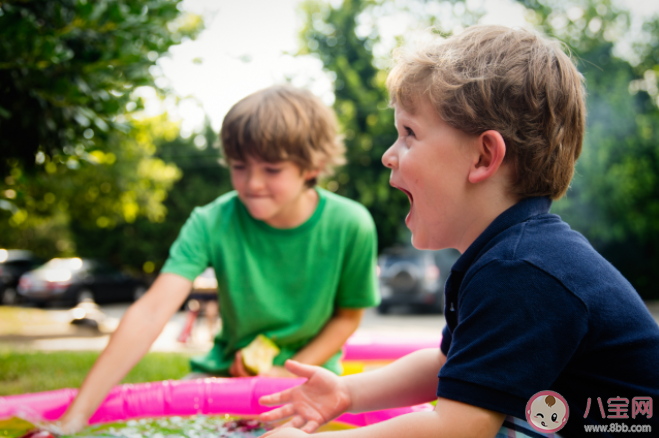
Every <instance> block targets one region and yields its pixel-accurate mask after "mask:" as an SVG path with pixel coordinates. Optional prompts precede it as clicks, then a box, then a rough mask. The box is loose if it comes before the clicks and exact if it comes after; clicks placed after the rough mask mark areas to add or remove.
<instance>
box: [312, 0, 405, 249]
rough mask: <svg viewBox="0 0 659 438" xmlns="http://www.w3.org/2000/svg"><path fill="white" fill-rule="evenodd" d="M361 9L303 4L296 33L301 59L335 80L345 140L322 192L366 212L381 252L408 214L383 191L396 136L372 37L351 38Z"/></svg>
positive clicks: (350, 4)
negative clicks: (341, 160)
mask: <svg viewBox="0 0 659 438" xmlns="http://www.w3.org/2000/svg"><path fill="white" fill-rule="evenodd" d="M367 4H368V2H363V1H361V0H345V1H344V2H343V5H342V6H341V7H339V8H332V7H330V6H329V5H326V4H322V3H317V2H307V3H305V4H304V5H303V10H304V12H305V14H306V16H307V21H306V26H305V27H304V28H303V29H302V32H301V37H302V44H303V48H302V50H301V54H306V53H312V54H315V55H317V56H319V57H320V59H321V60H322V61H323V64H324V66H325V69H326V70H327V71H328V72H331V73H332V76H334V77H335V80H334V87H335V91H334V94H335V96H336V100H335V103H334V109H335V110H336V113H337V116H338V118H339V122H340V124H341V127H342V129H343V133H344V135H345V143H346V147H347V154H346V156H347V159H348V164H347V165H346V166H345V167H343V168H341V169H340V170H339V172H338V174H337V175H336V177H335V178H334V179H333V180H331V181H329V182H327V183H326V184H327V187H328V188H329V189H330V190H333V191H335V192H337V193H339V194H341V195H343V196H347V197H348V198H351V199H355V200H357V201H359V202H361V203H362V204H363V205H365V206H366V207H367V208H368V209H369V211H370V212H371V214H372V215H373V219H374V220H375V224H376V226H377V230H378V243H379V248H380V249H382V248H386V247H388V246H391V245H392V244H394V243H396V242H398V241H399V240H400V236H399V235H400V234H401V233H400V229H401V226H402V216H403V212H406V211H408V210H409V202H408V200H407V197H406V196H405V195H404V194H403V193H402V192H400V191H398V190H394V189H392V188H391V187H390V186H389V172H388V171H387V169H385V168H384V167H383V165H382V161H381V159H382V155H383V154H384V152H385V151H386V150H387V148H388V147H389V146H390V145H391V144H392V143H393V142H394V141H395V139H396V137H397V133H396V129H395V127H394V117H393V110H392V109H391V108H389V107H388V98H387V92H386V89H385V86H384V81H385V78H386V72H383V71H379V70H378V69H377V68H376V67H375V66H374V64H373V61H374V59H373V53H372V48H373V44H374V43H375V42H377V37H376V36H374V37H372V38H371V37H367V38H360V37H359V36H357V34H356V32H355V29H356V27H357V21H356V20H357V17H358V16H359V14H360V13H361V12H362V11H363V10H364V8H365V7H366V6H367Z"/></svg>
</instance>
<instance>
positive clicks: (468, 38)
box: [387, 25, 586, 199]
mask: <svg viewBox="0 0 659 438" xmlns="http://www.w3.org/2000/svg"><path fill="white" fill-rule="evenodd" d="M394 60H395V64H394V67H393V69H392V70H391V72H390V73H389V76H388V78H387V88H388V89H389V93H390V97H391V104H392V105H396V104H399V105H401V106H403V107H404V108H405V109H406V110H409V111H411V112H414V110H415V108H416V107H417V105H418V99H420V98H425V99H428V100H429V101H430V103H431V104H432V106H433V107H434V108H435V109H436V111H437V113H438V114H439V116H440V117H441V118H442V119H443V120H444V121H446V122H447V123H448V124H449V125H451V126H452V127H454V128H457V129H460V130H462V131H464V132H466V133H469V134H480V133H482V132H484V131H487V130H496V131H498V132H499V133H500V134H501V135H502V137H503V138H504V140H505V143H506V157H505V162H506V163H508V164H509V165H511V168H512V169H513V175H514V176H513V181H511V185H510V191H511V192H512V194H513V195H515V196H518V197H520V198H525V197H530V196H549V197H550V198H551V199H559V198H560V197H562V196H563V195H564V194H565V192H566V191H567V189H568V187H569V185H570V181H571V179H572V176H573V174H574V166H575V163H576V160H577V158H579V155H580V154H581V148H582V142H583V134H584V129H585V118H586V107H585V90H584V86H583V76H582V75H581V74H580V73H579V71H578V70H577V68H576V67H575V65H574V64H573V63H572V61H571V59H570V57H569V56H568V55H567V54H566V53H565V52H564V50H563V47H562V46H561V44H560V43H559V42H557V41H554V40H550V39H548V38H545V37H541V36H540V35H538V34H537V33H535V32H532V31H528V30H524V29H511V28H507V27H503V26H487V25H479V26H473V27H470V28H468V29H467V30H465V31H463V32H462V33H460V34H458V35H455V36H451V37H449V38H447V39H441V38H434V39H432V41H431V42H426V43H422V44H417V45H415V46H414V47H411V48H401V49H398V50H397V51H396V52H395V54H394Z"/></svg>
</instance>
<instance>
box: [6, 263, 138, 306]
mask: <svg viewBox="0 0 659 438" xmlns="http://www.w3.org/2000/svg"><path fill="white" fill-rule="evenodd" d="M145 292H146V285H145V284H144V283H143V282H142V281H140V280H137V279H135V278H133V277H130V276H128V275H126V274H124V273H122V272H119V271H118V270H116V269H115V268H113V267H112V266H111V265H109V264H107V263H104V262H101V261H97V260H92V259H81V258H77V257H75V258H56V259H52V260H50V261H49V262H47V263H46V264H44V265H42V266H40V267H39V268H37V269H35V270H33V271H30V272H27V273H25V274H23V276H22V277H21V279H20V280H19V283H18V293H19V294H20V295H21V296H22V297H24V298H25V299H26V300H27V301H30V302H33V303H36V304H45V303H46V302H60V301H65V302H68V303H73V304H77V303H79V302H82V301H86V300H92V301H95V302H97V303H103V302H118V301H132V300H136V299H138V298H139V297H141V296H142V295H144V293H145Z"/></svg>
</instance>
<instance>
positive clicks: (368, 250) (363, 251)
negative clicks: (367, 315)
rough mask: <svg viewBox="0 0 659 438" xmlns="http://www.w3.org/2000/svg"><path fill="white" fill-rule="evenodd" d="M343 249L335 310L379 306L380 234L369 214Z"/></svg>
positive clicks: (366, 214)
mask: <svg viewBox="0 0 659 438" xmlns="http://www.w3.org/2000/svg"><path fill="white" fill-rule="evenodd" d="M358 219H359V220H358V221H356V222H357V223H356V224H355V225H354V227H353V229H352V230H351V231H352V232H351V233H350V234H349V237H348V238H347V241H346V242H345V247H344V257H343V266H342V270H341V279H340V280H339V286H338V290H337V298H336V307H342V308H353V309H357V308H364V307H372V306H376V305H378V304H379V303H380V294H379V292H378V287H377V274H376V255H377V234H376V232H375V224H374V223H373V219H372V218H371V215H370V214H369V213H368V211H366V210H364V213H363V214H360V215H359V216H358Z"/></svg>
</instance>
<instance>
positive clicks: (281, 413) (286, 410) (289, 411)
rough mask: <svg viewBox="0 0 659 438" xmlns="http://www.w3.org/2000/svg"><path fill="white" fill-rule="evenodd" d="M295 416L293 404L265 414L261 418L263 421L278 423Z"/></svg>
mask: <svg viewBox="0 0 659 438" xmlns="http://www.w3.org/2000/svg"><path fill="white" fill-rule="evenodd" d="M293 415H295V408H294V407H293V405H292V404H288V405H284V406H282V407H280V408H277V409H273V410H271V411H269V412H264V413H262V414H261V415H260V416H259V420H261V421H277V420H281V419H284V418H288V417H292V416H293Z"/></svg>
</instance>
